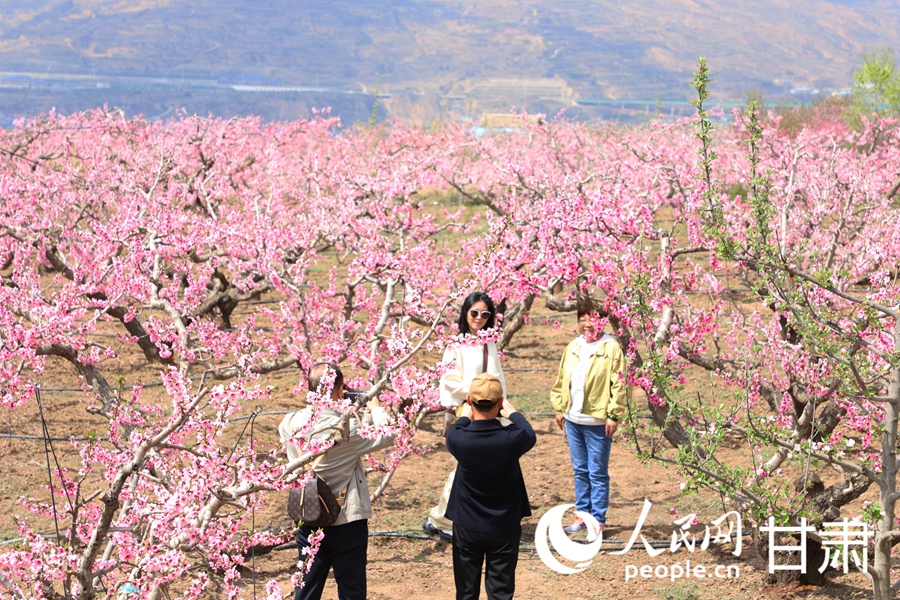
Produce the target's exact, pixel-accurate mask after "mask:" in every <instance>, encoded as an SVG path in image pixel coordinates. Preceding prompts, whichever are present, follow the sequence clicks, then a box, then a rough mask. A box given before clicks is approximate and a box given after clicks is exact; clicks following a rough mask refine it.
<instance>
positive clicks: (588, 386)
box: [550, 335, 626, 420]
mask: <svg viewBox="0 0 900 600" xmlns="http://www.w3.org/2000/svg"><path fill="white" fill-rule="evenodd" d="M604 338H605V339H602V340H601V343H600V344H599V345H598V346H597V349H596V350H595V351H594V354H593V358H592V359H591V364H590V366H588V370H587V373H586V374H585V376H584V406H583V407H582V409H581V412H582V413H584V414H586V415H589V416H591V417H594V418H595V419H606V418H607V417H609V418H612V419H615V420H619V419H620V418H621V417H622V415H624V414H625V406H626V400H625V354H624V353H623V352H622V348H620V347H619V344H618V343H617V342H616V341H615V339H614V338H613V337H612V336H609V335H605V336H604ZM580 349H581V347H580V345H579V344H578V340H577V339H575V340H572V341H571V342H569V345H568V346H566V350H565V352H563V356H562V360H561V361H560V363H559V373H558V374H557V376H556V383H554V384H553V389H552V390H550V404H551V405H552V406H553V410H555V411H556V413H557V414H564V413H566V412H568V411H569V408H570V407H571V406H572V397H571V395H570V394H569V383H570V379H571V377H572V371H573V370H574V369H575V366H576V365H577V364H578V358H579V351H580Z"/></svg>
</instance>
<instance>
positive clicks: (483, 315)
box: [469, 308, 492, 321]
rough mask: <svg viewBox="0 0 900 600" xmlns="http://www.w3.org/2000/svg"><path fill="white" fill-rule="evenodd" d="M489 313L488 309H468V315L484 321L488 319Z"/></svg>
mask: <svg viewBox="0 0 900 600" xmlns="http://www.w3.org/2000/svg"><path fill="white" fill-rule="evenodd" d="M491 314H492V313H491V311H489V310H481V311H478V310H475V309H474V308H473V309H472V310H470V311H469V316H470V317H472V318H473V319H479V318H480V319H484V320H485V321H487V320H488V319H490V318H491Z"/></svg>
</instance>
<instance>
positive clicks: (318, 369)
mask: <svg viewBox="0 0 900 600" xmlns="http://www.w3.org/2000/svg"><path fill="white" fill-rule="evenodd" d="M326 369H332V370H334V387H333V388H332V390H336V389H337V388H339V387H340V386H342V385H344V374H343V373H341V368H340V367H339V366H337V365H333V364H331V363H325V362H320V363H316V364H314V365H313V366H311V367H310V368H309V374H308V375H307V377H306V379H307V381H308V384H309V391H311V392H316V391H318V390H319V386H320V385H322V376H324V375H325V370H326Z"/></svg>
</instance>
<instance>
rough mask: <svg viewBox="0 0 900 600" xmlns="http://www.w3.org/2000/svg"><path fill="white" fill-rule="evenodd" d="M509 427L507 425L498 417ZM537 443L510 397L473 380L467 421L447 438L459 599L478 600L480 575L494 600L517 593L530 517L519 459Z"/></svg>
mask: <svg viewBox="0 0 900 600" xmlns="http://www.w3.org/2000/svg"><path fill="white" fill-rule="evenodd" d="M501 416H502V417H505V418H507V419H509V420H510V421H511V423H510V424H509V425H507V426H504V425H503V424H502V423H501V422H500V420H499V417H501ZM536 441H537V438H536V436H535V434H534V429H532V427H531V424H530V423H528V421H527V420H526V419H525V417H524V416H523V415H522V414H521V413H519V412H516V409H515V408H514V407H513V405H512V404H510V403H509V401H508V400H506V399H505V398H504V395H503V386H502V384H501V383H500V380H499V379H498V378H497V377H494V376H493V375H491V374H489V373H482V374H480V375H477V376H475V378H474V379H473V380H472V384H471V386H470V387H469V393H468V395H467V397H466V405H465V406H464V408H463V411H462V414H461V416H460V417H459V419H458V420H457V421H456V423H455V424H454V425H453V427H452V428H451V429H450V431H449V432H448V433H447V449H448V450H449V451H450V454H452V455H453V457H454V458H456V460H457V461H458V466H457V468H456V478H455V479H454V481H453V488H452V489H451V491H450V499H449V501H448V502H447V516H448V517H449V518H450V519H452V520H453V579H454V582H455V583H456V598H457V600H467V599H470V598H478V596H479V593H480V588H481V569H482V566H484V586H485V589H486V590H487V595H488V598H490V599H491V600H506V599H507V598H512V597H513V595H514V593H515V589H516V564H517V563H518V560H519V540H520V539H521V537H522V525H521V520H522V518H523V517H527V516H529V515H531V506H530V505H529V503H528V492H527V491H526V490H525V479H524V478H523V477H522V468H521V467H520V466H519V458H520V457H521V456H522V455H524V454H525V453H526V452H528V451H529V450H531V449H532V448H533V447H534V445H535V443H536Z"/></svg>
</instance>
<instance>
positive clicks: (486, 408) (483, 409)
mask: <svg viewBox="0 0 900 600" xmlns="http://www.w3.org/2000/svg"><path fill="white" fill-rule="evenodd" d="M500 403H501V401H500V400H496V401H494V402H491V403H486V402H485V403H478V402H475V401H472V409H473V410H475V411H476V412H478V413H480V414H482V415H489V414H490V413H491V411H493V410H494V408H496V407H497V405H499V404H500Z"/></svg>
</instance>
